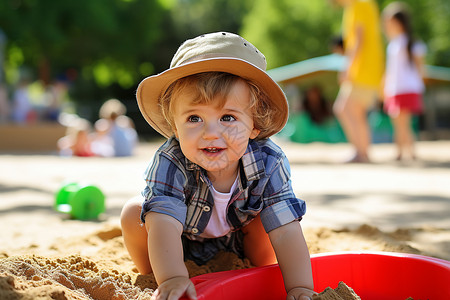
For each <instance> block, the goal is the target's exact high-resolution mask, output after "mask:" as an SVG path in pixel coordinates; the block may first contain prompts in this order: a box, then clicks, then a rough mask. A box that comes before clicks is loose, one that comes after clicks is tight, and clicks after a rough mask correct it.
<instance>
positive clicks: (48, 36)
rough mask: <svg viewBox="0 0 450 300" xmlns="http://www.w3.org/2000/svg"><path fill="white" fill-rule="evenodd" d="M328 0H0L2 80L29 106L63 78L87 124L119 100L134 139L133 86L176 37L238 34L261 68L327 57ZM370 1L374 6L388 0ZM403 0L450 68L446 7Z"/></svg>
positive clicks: (165, 55) (433, 55)
mask: <svg viewBox="0 0 450 300" xmlns="http://www.w3.org/2000/svg"><path fill="white" fill-rule="evenodd" d="M332 2H333V1H329V0H318V1H296V0H277V1H274V0H259V1H256V0H243V1H242V0H216V1H208V0H180V1H177V0H98V1H88V0H80V1H56V2H55V1H51V0H39V1H36V0H5V1H2V2H1V3H0V29H1V30H2V31H3V33H4V36H3V43H1V44H2V46H3V51H2V53H3V70H4V76H2V77H3V79H4V83H5V84H6V86H7V87H8V91H9V93H10V95H11V94H12V93H13V91H14V89H15V88H16V87H17V86H18V84H19V82H20V80H21V78H23V77H26V78H27V79H28V80H29V81H30V82H32V83H33V84H32V86H31V88H30V90H31V93H32V98H34V101H35V103H34V104H35V105H36V106H39V105H40V103H39V101H40V95H41V94H42V93H44V92H45V89H46V88H48V87H49V86H51V85H52V84H54V83H55V82H56V81H62V80H63V81H64V82H66V83H68V87H69V90H68V95H67V97H65V103H64V104H63V110H65V111H68V112H71V113H77V114H78V115H80V116H81V117H83V118H86V119H88V120H90V121H92V122H94V121H95V120H96V119H97V118H98V109H99V107H100V106H101V104H102V103H103V102H105V101H106V100H107V99H109V98H117V99H119V100H120V101H122V102H123V103H124V104H125V105H126V106H127V108H128V116H130V117H131V118H132V119H133V120H134V122H135V124H136V127H137V130H138V132H139V133H140V134H141V137H144V136H152V135H153V134H154V131H153V130H152V129H151V128H150V127H149V126H147V125H146V123H145V121H144V119H143V118H142V117H141V115H140V113H139V111H138V108H137V105H136V102H135V97H134V95H135V90H136V87H137V85H138V83H139V82H140V80H142V79H143V78H144V77H146V76H149V75H152V74H156V73H159V72H161V71H163V70H165V69H167V68H168V66H169V63H170V60H171V57H172V56H173V54H174V53H175V51H176V49H177V47H178V46H179V45H180V44H181V43H182V42H183V41H184V40H186V39H188V38H192V37H194V36H197V35H200V34H202V33H206V32H214V31H229V32H235V33H239V34H241V35H242V36H243V37H244V38H246V39H247V40H249V41H251V42H252V43H253V44H254V45H255V46H256V47H257V48H259V49H260V50H261V51H262V52H263V53H264V54H265V56H266V57H267V61H268V69H274V68H278V67H282V66H285V65H289V64H293V63H296V62H299V61H304V60H307V59H311V58H315V57H320V56H324V55H327V54H330V53H331V48H330V42H331V39H332V38H333V37H334V36H336V35H339V34H340V28H341V18H342V9H341V8H340V7H338V6H336V5H334V4H332ZM377 2H378V4H379V7H380V10H381V9H382V8H383V7H385V6H386V5H387V3H389V2H391V1H387V0H378V1H377ZM405 2H406V3H408V4H409V6H410V8H411V12H412V14H413V27H414V30H415V34H416V37H417V38H419V39H421V40H423V41H424V42H425V43H426V45H427V47H428V53H427V56H426V63H427V64H429V65H434V66H441V67H450V38H449V36H450V3H449V2H448V1H447V0H408V1H405ZM0 40H2V39H0ZM0 61H1V60H0ZM447 73H448V71H447ZM333 79H334V78H333ZM447 80H448V74H447ZM446 85H447V87H448V85H449V81H446ZM328 86H330V87H332V89H331V91H328V96H329V97H328V98H329V99H328V100H330V101H332V100H334V96H335V92H336V89H337V80H336V81H334V80H331V82H330V80H328ZM328 89H329V88H328ZM446 97H448V92H447V93H446ZM446 102H447V103H448V101H446ZM444 106H445V105H444ZM444 108H445V109H448V107H444ZM445 109H444V110H445ZM438 111H439V112H442V109H440V110H438ZM441 119H442V118H441ZM441 123H442V121H441ZM444 123H445V122H444ZM444 125H445V126H446V127H450V124H444Z"/></svg>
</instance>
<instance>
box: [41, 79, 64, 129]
mask: <svg viewBox="0 0 450 300" xmlns="http://www.w3.org/2000/svg"><path fill="white" fill-rule="evenodd" d="M67 89H68V88H67V82H66V79H65V78H57V79H56V80H55V81H54V82H53V83H52V84H51V85H49V86H48V88H47V90H46V92H45V98H46V99H45V100H46V105H45V108H44V112H43V120H45V121H50V122H57V121H58V118H59V114H60V113H61V110H62V109H61V106H62V103H63V100H64V97H66V95H67Z"/></svg>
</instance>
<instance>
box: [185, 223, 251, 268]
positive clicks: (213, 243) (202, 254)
mask: <svg viewBox="0 0 450 300" xmlns="http://www.w3.org/2000/svg"><path fill="white" fill-rule="evenodd" d="M181 240H182V242H183V251H184V260H185V261H186V260H192V261H194V262H195V263H196V264H197V265H199V266H201V265H204V264H206V263H207V262H208V261H209V260H211V259H212V258H214V256H215V255H216V254H217V253H218V252H220V251H225V252H232V253H235V254H236V255H237V256H238V257H239V258H244V233H243V232H242V231H241V230H238V231H234V232H230V233H229V234H227V235H225V236H222V237H218V238H212V239H203V240H202V241H195V240H190V239H188V238H187V237H185V236H184V235H183V236H182V237H181Z"/></svg>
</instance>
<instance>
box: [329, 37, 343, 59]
mask: <svg viewBox="0 0 450 300" xmlns="http://www.w3.org/2000/svg"><path fill="white" fill-rule="evenodd" d="M330 48H331V52H333V53H334V54H338V55H345V50H344V40H343V39H342V36H340V35H338V36H334V37H333V38H332V39H331V41H330Z"/></svg>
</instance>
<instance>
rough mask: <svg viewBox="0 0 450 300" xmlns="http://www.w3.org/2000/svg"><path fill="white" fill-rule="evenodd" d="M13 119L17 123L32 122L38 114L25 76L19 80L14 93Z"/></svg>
mask: <svg viewBox="0 0 450 300" xmlns="http://www.w3.org/2000/svg"><path fill="white" fill-rule="evenodd" d="M11 113H12V120H13V121H14V122H16V123H21V124H24V123H30V122H32V121H34V120H36V118H37V115H36V113H35V112H34V110H33V107H32V105H31V100H30V95H29V93H28V80H27V79H25V78H23V79H21V80H20V81H19V84H18V86H17V88H16V89H15V91H14V93H13V105H12V112H11Z"/></svg>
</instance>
